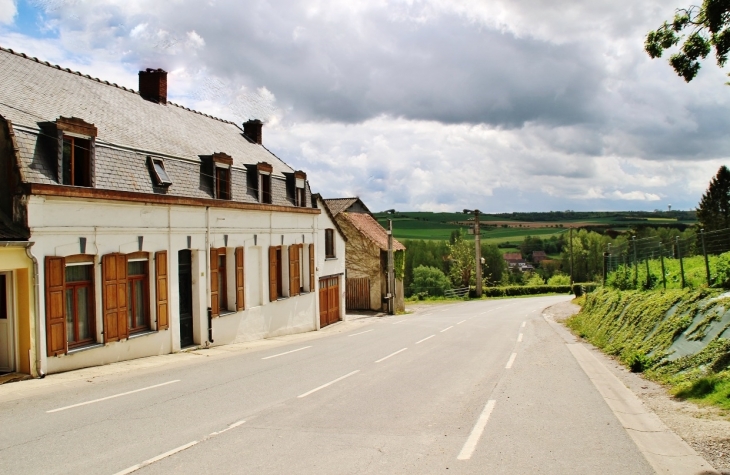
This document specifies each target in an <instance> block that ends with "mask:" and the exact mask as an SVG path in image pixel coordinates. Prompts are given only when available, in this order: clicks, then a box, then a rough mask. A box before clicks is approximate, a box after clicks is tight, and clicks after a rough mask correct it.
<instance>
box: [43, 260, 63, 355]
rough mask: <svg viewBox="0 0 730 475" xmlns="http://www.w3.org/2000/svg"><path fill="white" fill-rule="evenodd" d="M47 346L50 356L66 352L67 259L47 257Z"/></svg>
mask: <svg viewBox="0 0 730 475" xmlns="http://www.w3.org/2000/svg"><path fill="white" fill-rule="evenodd" d="M46 347H47V353H46V354H47V355H48V356H58V355H62V354H64V353H66V259H64V258H63V257H50V256H48V257H46Z"/></svg>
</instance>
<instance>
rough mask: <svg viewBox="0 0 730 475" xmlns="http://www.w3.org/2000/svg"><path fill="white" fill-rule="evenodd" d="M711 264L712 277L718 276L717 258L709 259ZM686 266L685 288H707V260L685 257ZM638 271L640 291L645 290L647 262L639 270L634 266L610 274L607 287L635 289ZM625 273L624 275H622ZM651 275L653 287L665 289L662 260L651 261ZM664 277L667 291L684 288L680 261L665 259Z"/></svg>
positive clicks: (642, 263) (700, 257) (698, 257)
mask: <svg viewBox="0 0 730 475" xmlns="http://www.w3.org/2000/svg"><path fill="white" fill-rule="evenodd" d="M708 260H709V264H710V275H711V276H712V275H715V274H716V270H715V268H716V263H717V256H709V257H708ZM683 264H684V281H685V287H687V288H690V289H699V288H702V287H706V286H707V270H706V268H705V259H704V257H702V256H693V257H685V258H684V259H683ZM637 270H638V279H637V283H638V289H641V288H645V287H644V284H645V283H646V282H647V279H646V261H644V262H640V263H639V266H638V269H635V268H634V266H631V265H627V266H626V267H624V268H623V269H618V270H616V271H614V272H610V273H609V274H608V276H607V278H606V283H607V285H609V286H611V287H614V288H618V289H623V290H627V289H630V288H633V289H636V287H633V281H634V280H635V276H636V271H637ZM622 273H623V274H622ZM649 273H650V274H651V275H652V276H653V278H652V279H651V280H652V287H651V288H653V289H663V288H664V282H663V281H662V263H661V260H660V259H651V260H649ZM664 275H665V279H666V283H667V289H681V288H682V274H681V268H680V265H679V259H672V258H665V259H664ZM622 280H623V281H626V280H628V281H629V282H628V283H629V284H630V285H629V286H626V285H620V282H621V281H622Z"/></svg>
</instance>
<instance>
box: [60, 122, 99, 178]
mask: <svg viewBox="0 0 730 475" xmlns="http://www.w3.org/2000/svg"><path fill="white" fill-rule="evenodd" d="M56 128H57V130H58V134H59V141H60V145H61V146H60V149H61V150H60V153H59V163H58V168H59V170H58V177H59V182H60V184H62V185H68V186H84V187H93V186H94V179H93V178H94V138H95V137H96V134H97V130H96V127H94V124H89V123H87V122H85V121H83V120H82V119H78V118H76V117H71V118H67V117H60V118H59V119H58V120H56Z"/></svg>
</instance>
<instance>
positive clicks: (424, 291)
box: [411, 266, 451, 300]
mask: <svg viewBox="0 0 730 475" xmlns="http://www.w3.org/2000/svg"><path fill="white" fill-rule="evenodd" d="M450 288H451V282H449V279H448V277H446V275H445V274H444V273H443V272H441V270H439V269H436V268H435V267H426V266H418V267H416V268H415V269H413V283H412V284H411V293H412V294H413V295H418V296H419V299H421V300H422V299H423V298H425V296H428V295H433V296H436V297H441V296H443V295H444V291H446V290H449V289H450Z"/></svg>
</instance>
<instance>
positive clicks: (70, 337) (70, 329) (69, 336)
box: [66, 289, 76, 343]
mask: <svg viewBox="0 0 730 475" xmlns="http://www.w3.org/2000/svg"><path fill="white" fill-rule="evenodd" d="M74 337H75V335H74V290H73V289H66V341H67V342H68V343H72V342H74V341H76V340H75V339H74Z"/></svg>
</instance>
